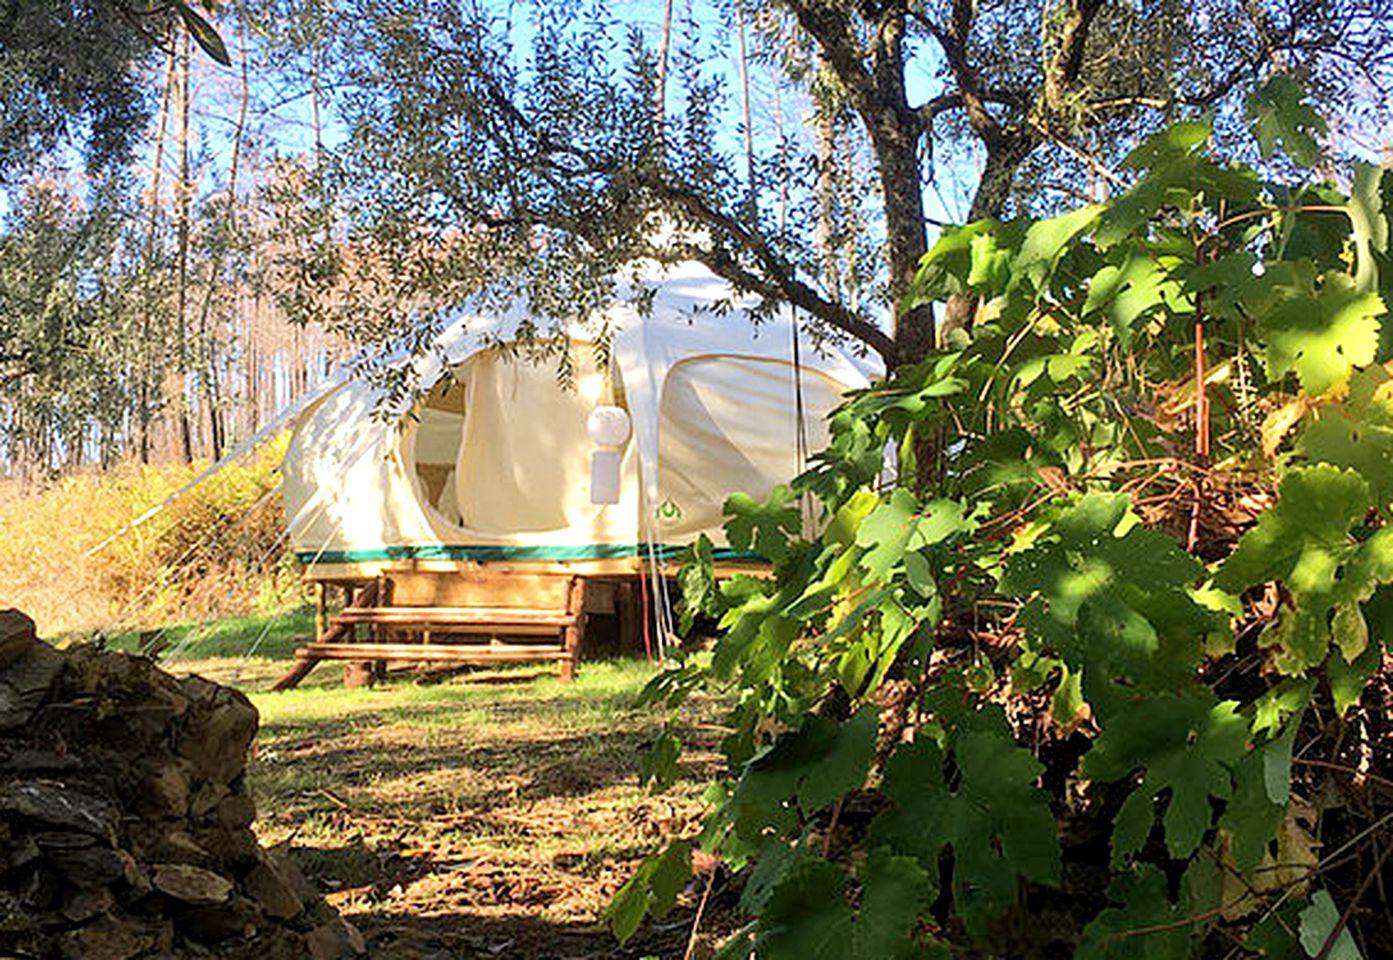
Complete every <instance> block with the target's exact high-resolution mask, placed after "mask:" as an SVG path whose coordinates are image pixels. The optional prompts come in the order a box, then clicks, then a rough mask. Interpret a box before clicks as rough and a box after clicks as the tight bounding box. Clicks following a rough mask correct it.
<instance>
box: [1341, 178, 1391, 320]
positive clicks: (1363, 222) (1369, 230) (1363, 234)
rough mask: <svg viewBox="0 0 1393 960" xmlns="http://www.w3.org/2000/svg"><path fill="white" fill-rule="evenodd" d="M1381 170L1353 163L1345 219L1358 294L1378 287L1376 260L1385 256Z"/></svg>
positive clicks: (1385, 243)
mask: <svg viewBox="0 0 1393 960" xmlns="http://www.w3.org/2000/svg"><path fill="white" fill-rule="evenodd" d="M1384 176H1385V174H1384V171H1383V170H1382V169H1380V168H1379V167H1376V166H1374V165H1373V164H1371V163H1363V162H1357V163H1355V165H1354V183H1353V185H1352V186H1351V188H1350V193H1349V204H1348V211H1349V219H1350V223H1351V224H1352V225H1353V226H1354V249H1355V264H1354V266H1355V272H1354V286H1355V289H1356V290H1358V291H1359V292H1360V293H1372V292H1375V291H1377V290H1378V289H1379V261H1380V260H1381V259H1383V258H1386V257H1387V255H1388V226H1389V223H1388V222H1389V217H1388V215H1387V211H1385V210H1384V209H1383V192H1382V186H1383V179H1384Z"/></svg>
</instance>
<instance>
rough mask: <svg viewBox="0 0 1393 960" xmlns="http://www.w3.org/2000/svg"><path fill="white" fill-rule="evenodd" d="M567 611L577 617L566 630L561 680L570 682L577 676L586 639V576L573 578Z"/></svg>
mask: <svg viewBox="0 0 1393 960" xmlns="http://www.w3.org/2000/svg"><path fill="white" fill-rule="evenodd" d="M566 611H567V612H568V613H569V614H571V616H573V617H574V618H575V622H573V623H571V624H568V625H567V626H566V630H565V634H564V636H565V641H564V646H565V648H566V658H565V659H564V660H562V661H561V682H562V683H570V682H571V681H572V680H574V679H575V678H576V661H577V660H578V659H580V645H581V641H583V640H584V639H585V578H584V577H575V578H573V579H572V580H571V593H570V597H569V598H568V600H567V603H566Z"/></svg>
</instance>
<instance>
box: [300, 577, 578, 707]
mask: <svg viewBox="0 0 1393 960" xmlns="http://www.w3.org/2000/svg"><path fill="white" fill-rule="evenodd" d="M450 579H451V580H454V581H457V582H453V583H449V582H444V581H445V577H444V576H443V575H431V576H425V575H420V574H417V575H412V576H406V577H399V578H392V577H386V576H384V577H381V578H379V579H378V580H376V581H372V582H370V583H368V584H367V585H365V586H363V587H361V588H359V589H358V590H357V591H356V592H355V593H354V594H353V598H352V601H351V603H350V604H349V605H348V606H346V607H344V609H343V610H341V611H340V612H339V613H336V614H334V615H332V616H327V617H326V616H325V615H324V614H323V613H322V612H321V614H320V617H319V618H318V623H319V624H320V628H319V630H318V633H319V635H318V636H317V637H316V639H315V641H314V642H313V643H311V644H309V645H308V646H304V647H300V648H299V649H297V650H296V651H295V666H294V667H292V668H291V669H290V671H289V672H287V673H286V674H285V676H283V677H281V679H280V680H279V681H277V682H276V685H275V687H273V689H275V690H288V689H290V688H292V687H294V686H296V685H297V684H299V682H300V681H301V680H303V679H304V678H305V677H306V676H308V675H309V673H310V671H311V670H313V669H314V668H315V666H316V665H317V664H319V663H321V662H323V661H326V660H341V661H349V662H352V663H374V664H378V663H380V664H386V663H390V662H415V663H449V664H497V663H534V662H546V661H555V662H556V663H557V664H558V666H559V669H560V676H561V680H562V682H569V681H570V680H572V679H573V678H574V677H575V670H576V660H577V658H578V656H579V651H580V645H581V640H582V636H583V633H584V626H585V580H584V578H582V577H578V576H571V577H556V576H538V575H527V574H520V575H518V574H514V575H510V576H509V577H507V578H500V577H493V578H488V577H483V576H480V577H476V578H473V579H472V580H471V579H470V578H468V577H461V576H458V575H456V576H454V577H451V578H450ZM508 581H511V583H510V582H508ZM441 599H445V600H448V601H450V603H449V604H448V605H442V604H440V603H439V602H438V601H439V600H441ZM499 600H503V601H512V602H504V603H499V602H496V601H499ZM470 601H482V602H470ZM490 601H493V602H490ZM518 601H521V602H522V603H525V604H526V605H521V603H519V602H518ZM360 626H362V627H366V628H367V632H368V633H369V638H368V639H366V640H358V639H357V638H356V633H357V630H356V628H358V627H360ZM505 638H506V640H505ZM530 638H536V639H535V640H533V639H530ZM518 640H522V641H523V642H513V641H518ZM441 641H444V642H441ZM548 641H550V642H548Z"/></svg>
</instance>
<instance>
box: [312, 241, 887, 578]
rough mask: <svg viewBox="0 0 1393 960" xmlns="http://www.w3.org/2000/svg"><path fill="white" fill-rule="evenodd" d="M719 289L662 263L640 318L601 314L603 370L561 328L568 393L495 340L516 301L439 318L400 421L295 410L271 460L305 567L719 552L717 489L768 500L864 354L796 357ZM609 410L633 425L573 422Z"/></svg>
mask: <svg viewBox="0 0 1393 960" xmlns="http://www.w3.org/2000/svg"><path fill="white" fill-rule="evenodd" d="M728 294H729V288H728V287H727V286H726V285H725V283H724V281H722V280H720V279H718V278H717V277H715V276H714V275H712V274H711V273H709V272H708V271H706V270H705V269H704V268H702V267H699V266H696V265H691V264H687V265H682V266H680V267H676V268H672V269H670V270H667V271H666V272H664V273H663V274H661V280H660V281H659V282H657V284H656V293H655V296H654V298H653V300H652V302H651V310H649V311H646V312H645V313H644V314H642V315H640V313H639V312H638V311H637V309H636V308H635V307H634V306H632V305H631V304H628V303H624V302H621V303H618V304H616V305H615V306H614V307H613V308H611V310H610V311H608V313H607V314H606V316H605V317H604V318H603V321H604V322H605V323H606V324H607V325H608V327H609V329H611V330H612V331H614V332H613V336H612V340H611V349H610V351H609V352H608V362H607V363H606V364H605V365H604V366H601V365H599V364H598V363H597V360H596V351H595V349H594V345H593V343H590V342H587V340H586V338H585V334H583V333H580V332H576V333H574V334H572V338H571V343H570V345H569V346H570V350H569V356H570V358H571V361H572V363H571V371H570V373H571V375H570V377H569V381H570V382H569V384H563V383H561V382H559V378H558V375H557V366H556V362H555V361H554V360H552V361H548V360H540V361H535V360H532V361H530V360H528V359H526V358H524V357H521V356H518V355H516V354H517V353H518V352H519V351H515V350H509V349H508V344H509V340H510V338H512V337H514V336H515V335H516V333H515V331H516V330H517V329H518V327H519V324H521V323H523V322H524V321H525V320H526V317H525V315H523V314H522V313H521V312H513V313H510V314H508V315H505V316H502V317H482V316H460V317H457V318H455V319H453V320H452V322H451V324H450V325H449V326H448V327H447V329H446V330H445V331H444V333H443V334H442V336H441V337H440V339H439V341H438V342H437V344H436V345H435V349H434V350H433V351H432V354H431V356H430V358H429V359H427V360H423V361H418V363H417V370H416V373H417V375H418V376H419V382H420V384H421V385H422V386H423V387H425V388H427V389H425V390H424V391H423V393H422V396H421V398H420V399H419V401H418V402H417V404H416V406H415V407H414V408H413V409H412V411H411V412H410V413H408V414H407V415H406V416H403V417H397V418H387V419H384V418H383V417H382V416H381V415H380V414H379V415H377V416H375V415H374V414H375V411H376V410H377V408H378V407H379V400H380V394H379V392H378V391H377V390H376V389H375V388H373V387H371V386H369V385H367V384H365V383H362V382H357V381H349V382H345V383H342V384H339V385H337V386H334V387H331V388H330V389H328V390H327V391H326V392H325V394H324V395H323V396H322V397H321V398H320V399H319V400H318V401H317V402H316V403H315V404H314V405H313V406H312V407H311V408H310V409H308V410H307V411H306V412H305V413H304V414H303V415H302V416H300V418H299V419H298V421H297V426H296V428H295V431H294V434H293V436H292V439H291V442H290V446H289V450H288V452H287V454H286V458H285V464H284V475H285V486H284V492H285V504H286V510H287V514H288V516H289V523H290V540H291V543H292V545H293V547H294V549H295V551H296V552H297V555H298V556H299V557H300V559H301V560H302V561H303V562H305V563H307V564H309V565H310V567H311V570H310V573H309V575H310V576H311V577H314V576H315V572H314V568H315V567H316V566H321V568H327V567H338V568H339V569H342V567H343V566H344V565H346V566H348V567H351V568H357V569H359V570H363V569H371V567H372V566H373V565H374V564H380V563H384V562H385V563H395V562H399V561H423V562H424V561H446V562H461V561H464V562H481V563H488V562H491V561H507V562H509V563H510V564H512V563H519V562H521V563H534V562H545V563H548V564H552V563H556V562H560V563H565V564H567V565H574V564H582V565H584V564H589V563H593V562H600V561H605V562H607V563H606V564H605V566H606V567H607V568H608V569H609V570H610V571H611V572H619V571H621V570H624V569H628V570H632V571H634V572H637V571H638V570H639V560H640V559H641V558H644V557H654V556H664V555H667V554H668V553H669V552H670V551H671V550H672V549H674V548H676V547H680V546H682V545H685V544H688V543H691V542H692V541H694V540H695V539H696V538H697V536H698V535H700V534H702V533H705V534H707V535H708V536H709V537H711V539H712V540H713V541H714V542H715V543H716V545H717V547H718V548H724V547H726V541H725V538H724V535H723V533H722V522H723V518H722V506H723V504H724V502H725V500H726V498H727V497H728V496H729V495H730V494H732V493H735V492H737V491H744V492H746V493H749V494H751V495H753V496H755V497H757V498H758V497H763V496H764V495H766V494H767V493H768V492H769V491H770V490H771V489H772V488H773V487H774V486H775V485H776V484H779V483H786V482H787V481H788V480H790V479H791V478H792V477H793V476H795V475H796V474H798V473H799V472H801V470H802V469H803V463H802V462H801V461H800V450H803V451H806V450H814V451H815V450H817V449H819V448H820V447H821V446H822V445H823V443H824V441H825V440H826V436H827V428H826V415H827V414H828V413H829V412H830V411H831V410H832V409H833V407H835V406H836V405H837V404H838V403H839V402H840V399H841V397H842V395H843V394H844V393H845V392H846V391H848V390H852V389H857V388H861V387H865V386H867V385H868V377H867V364H866V362H865V361H864V360H862V359H860V358H856V357H853V356H852V355H851V354H850V353H849V352H847V351H843V350H838V349H835V348H828V347H826V346H823V347H822V348H821V349H818V348H815V347H814V345H813V344H812V343H811V342H810V341H808V340H807V339H806V337H804V338H802V339H801V341H800V342H799V344H798V347H797V349H796V356H795V347H794V332H793V325H792V322H791V320H790V319H789V318H788V316H787V315H783V316H780V317H778V318H777V319H771V320H767V321H765V322H763V323H760V324H758V325H756V324H754V323H752V322H751V318H750V316H749V314H748V312H747V310H745V309H741V308H740V307H739V304H737V305H736V308H735V309H730V310H722V309H718V306H719V305H720V304H722V303H723V302H724V301H726V300H727V299H728ZM604 407H613V408H619V409H620V410H623V411H625V412H627V415H628V418H629V420H630V421H631V423H632V430H631V431H630V430H626V429H624V427H625V426H627V425H626V424H624V423H623V422H622V421H623V420H624V418H623V416H622V415H618V414H617V413H616V412H615V411H612V410H611V411H604V412H602V414H601V415H600V416H599V418H598V420H594V421H593V422H592V424H591V430H587V421H592V414H594V412H595V411H596V409H597V408H604ZM800 419H801V421H802V423H801V424H800V422H799V421H800ZM596 430H598V432H599V434H600V435H601V436H600V439H601V440H604V441H606V442H609V443H610V444H611V445H610V446H607V447H600V446H597V444H596V443H595V441H594V440H593V439H592V432H594V431H596ZM606 430H608V431H611V432H612V434H613V435H611V436H604V433H605V432H606ZM624 434H628V436H624ZM800 434H801V437H802V438H803V442H800ZM616 440H618V441H620V442H618V443H615V441H616ZM597 452H599V453H601V454H605V455H607V456H602V457H601V458H600V459H601V460H602V461H604V460H608V463H609V465H610V468H611V469H610V470H609V473H610V476H608V477H606V476H604V474H605V473H606V471H605V469H604V466H605V465H604V464H603V463H602V464H601V465H599V466H597V467H596V477H595V478H594V483H597V484H598V485H599V486H601V487H603V486H608V487H610V488H611V489H609V490H605V491H601V490H599V489H592V457H593V456H594V454H596V453H597ZM615 463H617V471H615V470H614V469H613V465H614V464H615ZM595 499H598V500H610V501H614V502H606V503H595V502H592V501H593V500H595ZM725 555H726V556H730V554H729V551H726V553H725Z"/></svg>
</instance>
